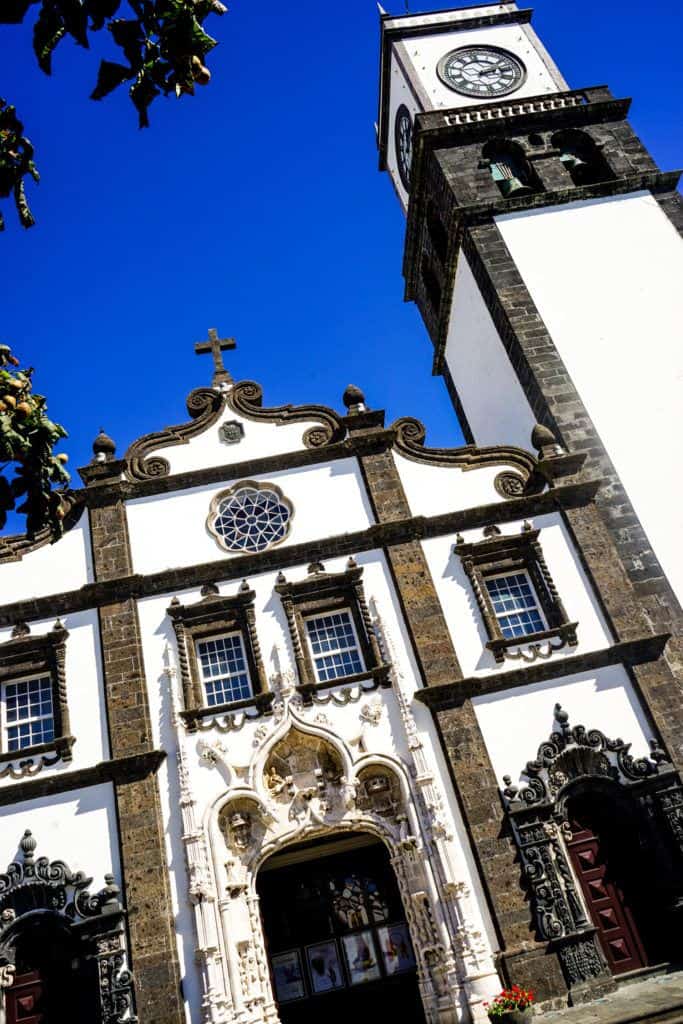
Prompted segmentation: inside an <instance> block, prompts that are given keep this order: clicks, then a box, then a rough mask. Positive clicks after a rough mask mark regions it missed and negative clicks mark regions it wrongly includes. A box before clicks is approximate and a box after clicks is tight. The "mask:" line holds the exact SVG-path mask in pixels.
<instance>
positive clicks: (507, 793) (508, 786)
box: [503, 775, 519, 801]
mask: <svg viewBox="0 0 683 1024" xmlns="http://www.w3.org/2000/svg"><path fill="white" fill-rule="evenodd" d="M503 782H504V783H505V789H504V790H503V796H504V797H505V798H506V799H507V800H511V801H512V800H514V799H515V797H516V796H517V794H518V793H519V788H518V787H517V786H514V785H513V783H512V778H511V776H510V775H504V776H503Z"/></svg>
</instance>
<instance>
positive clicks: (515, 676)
mask: <svg viewBox="0 0 683 1024" xmlns="http://www.w3.org/2000/svg"><path fill="white" fill-rule="evenodd" d="M670 638H671V634H670V633H657V634H653V635H652V636H644V637H640V638H639V639H637V640H627V641H623V642H622V643H617V644H613V645H612V646H611V647H602V648H599V649H598V650H596V651H587V652H586V653H585V654H574V655H571V656H570V657H566V658H557V659H555V660H554V661H553V660H551V661H547V662H543V663H540V662H534V664H533V665H526V666H525V667H524V668H515V669H512V670H511V671H509V672H495V673H492V674H491V675H487V676H468V677H467V678H466V679H459V680H458V681H457V682H455V683H446V684H445V685H443V686H431V687H429V689H424V690H418V691H417V693H416V694H415V699H416V700H419V701H421V703H422V704H426V705H427V707H429V708H430V709H431V710H432V711H445V710H447V709H448V708H457V707H460V706H461V705H462V704H464V703H465V701H467V700H471V699H472V698H473V697H484V696H487V695H488V694H491V693H500V692H501V691H503V690H511V689H514V688H515V687H517V686H528V685H529V684H530V683H540V682H547V681H548V680H550V679H559V678H560V677H563V676H571V675H576V674H577V673H578V672H587V671H593V670H594V669H599V668H605V667H606V666H608V665H624V666H627V667H630V666H632V665H643V664H645V663H647V662H650V661H657V659H658V658H660V657H661V656H662V654H663V653H664V648H665V647H666V645H667V643H668V641H669V639H670Z"/></svg>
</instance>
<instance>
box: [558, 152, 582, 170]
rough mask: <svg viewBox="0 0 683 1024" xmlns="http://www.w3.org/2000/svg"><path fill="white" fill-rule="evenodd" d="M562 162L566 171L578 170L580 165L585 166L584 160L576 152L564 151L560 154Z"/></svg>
mask: <svg viewBox="0 0 683 1024" xmlns="http://www.w3.org/2000/svg"><path fill="white" fill-rule="evenodd" d="M562 163H563V164H564V165H565V167H566V168H567V170H568V171H577V170H578V171H580V169H581V168H582V167H586V166H587V164H586V161H585V160H582V159H581V157H580V156H578V155H577V154H576V153H565V154H564V155H563V156H562Z"/></svg>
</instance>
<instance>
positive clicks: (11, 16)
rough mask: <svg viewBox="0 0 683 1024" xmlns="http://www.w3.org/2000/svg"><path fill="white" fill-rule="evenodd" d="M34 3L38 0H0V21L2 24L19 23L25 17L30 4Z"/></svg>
mask: <svg viewBox="0 0 683 1024" xmlns="http://www.w3.org/2000/svg"><path fill="white" fill-rule="evenodd" d="M35 3H38V0H2V7H0V23H2V24H3V25H19V24H20V23H21V22H22V21H23V20H24V18H25V17H26V13H27V11H28V9H29V7H30V6H31V4H35Z"/></svg>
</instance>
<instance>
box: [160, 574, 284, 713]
mask: <svg viewBox="0 0 683 1024" xmlns="http://www.w3.org/2000/svg"><path fill="white" fill-rule="evenodd" d="M201 594H202V596H201V598H200V600H199V601H197V602H195V603H194V604H187V605H184V604H182V603H181V602H180V601H179V600H178V599H177V598H174V600H173V601H172V602H171V604H170V606H169V608H168V609H167V612H168V615H169V617H170V619H171V622H172V624H173V629H174V632H175V636H176V643H177V647H178V665H179V668H180V682H181V690H182V696H183V709H182V710H181V712H180V715H181V718H182V719H183V721H184V722H185V725H186V726H187V728H188V729H189V730H190V731H194V730H195V729H197V728H201V722H202V720H203V719H205V718H213V717H215V716H216V715H221V714H222V713H224V712H231V711H236V710H239V709H241V708H249V707H254V708H255V709H256V711H257V713H259V714H260V713H263V712H264V711H267V710H268V708H269V707H270V703H271V702H272V699H273V695H272V693H270V692H269V691H268V680H267V677H266V672H265V668H264V665H263V659H262V657H261V647H260V644H259V640H258V634H257V631H256V613H255V610H254V598H255V596H256V595H255V593H254V591H253V590H251V589H250V587H249V585H248V584H247V582H246V581H244V582H243V583H242V585H241V586H240V588H239V591H238V593H237V594H234V595H229V596H222V595H220V594H219V593H218V588H217V587H215V586H214V585H213V584H209V585H207V586H205V587H202V591H201ZM235 633H239V635H240V638H241V641H242V649H243V651H244V655H245V658H246V665H247V673H248V676H249V681H250V683H251V689H252V693H251V695H250V696H249V697H247V698H245V699H240V700H233V701H226V702H225V703H222V704H211V705H210V704H208V703H207V698H206V690H205V687H204V679H203V675H202V670H201V665H200V659H199V657H198V654H197V644H198V643H201V642H203V641H210V640H216V639H219V638H221V637H225V636H227V635H229V634H235Z"/></svg>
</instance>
